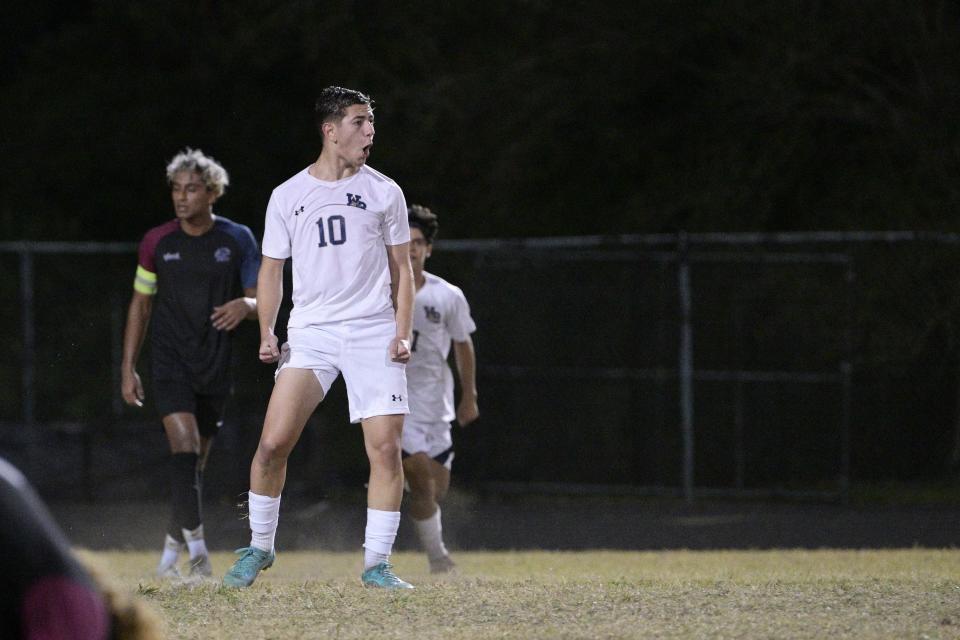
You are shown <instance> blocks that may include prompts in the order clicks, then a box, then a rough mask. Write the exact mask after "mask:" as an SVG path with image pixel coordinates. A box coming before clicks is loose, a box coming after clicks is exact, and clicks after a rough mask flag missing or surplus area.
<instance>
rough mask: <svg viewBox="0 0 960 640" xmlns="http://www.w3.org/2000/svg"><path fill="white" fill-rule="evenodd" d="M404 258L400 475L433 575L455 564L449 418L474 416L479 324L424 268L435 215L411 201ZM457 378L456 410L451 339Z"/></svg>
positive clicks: (454, 292) (462, 420) (459, 297)
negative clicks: (446, 537)
mask: <svg viewBox="0 0 960 640" xmlns="http://www.w3.org/2000/svg"><path fill="white" fill-rule="evenodd" d="M409 223H410V262H411V264H412V265H413V281H414V285H415V286H416V290H417V294H416V297H415V299H414V305H413V344H412V347H411V349H412V351H413V354H412V355H411V356H410V363H409V364H408V365H407V388H408V390H409V393H410V415H408V416H407V418H406V420H405V421H404V425H403V442H402V448H403V473H404V476H405V477H406V480H407V485H408V486H409V489H410V506H409V513H410V516H411V517H412V518H413V522H414V525H415V527H416V530H417V535H418V537H419V538H420V544H421V545H422V547H423V549H424V551H426V553H427V558H428V560H429V562H430V571H431V572H432V573H445V572H448V571H451V570H452V569H453V568H454V562H453V560H451V559H450V554H449V553H448V552H447V548H446V546H445V545H444V544H443V533H442V523H441V521H440V504H439V503H440V502H441V501H442V500H443V498H444V497H445V496H446V494H447V490H448V489H449V488H450V470H451V468H452V466H453V438H452V436H451V434H450V422H451V421H452V420H453V419H454V418H456V420H457V423H458V424H459V425H460V426H461V427H465V426H467V425H468V424H470V423H471V422H473V421H474V420H476V419H477V418H478V417H479V415H480V410H479V408H478V407H477V385H476V357H475V355H474V349H473V340H472V339H471V337H470V334H471V333H473V332H474V331H475V330H476V328H477V326H476V324H475V323H474V321H473V318H471V317H470V305H469V304H468V303H467V299H466V297H465V296H464V295H463V291H461V290H460V288H459V287H456V286H454V285H452V284H450V283H449V282H447V281H446V280H444V279H443V278H440V277H439V276H435V275H433V274H432V273H428V272H427V271H425V270H424V266H425V263H426V261H427V258H429V257H430V254H431V252H432V251H433V243H434V240H435V239H436V237H437V231H438V230H439V224H438V222H437V216H436V215H435V214H434V213H433V212H432V211H430V209H428V208H426V207H423V206H421V205H416V204H415V205H411V206H410V209H409ZM451 343H452V344H453V354H454V359H455V361H456V365H457V373H458V375H459V378H460V403H459V404H458V405H456V410H454V406H455V405H454V401H453V400H454V398H453V386H454V385H453V373H452V372H451V371H450V366H449V365H448V364H447V357H448V356H449V355H450V345H451Z"/></svg>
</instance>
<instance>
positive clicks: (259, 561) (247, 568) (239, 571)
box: [223, 547, 277, 589]
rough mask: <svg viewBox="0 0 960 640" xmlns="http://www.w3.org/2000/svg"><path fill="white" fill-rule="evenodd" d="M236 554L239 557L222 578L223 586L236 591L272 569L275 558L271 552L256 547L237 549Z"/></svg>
mask: <svg viewBox="0 0 960 640" xmlns="http://www.w3.org/2000/svg"><path fill="white" fill-rule="evenodd" d="M236 553H238V554H240V557H239V558H237V561H236V562H234V563H233V566H232V567H230V571H227V575H225V576H223V584H224V585H226V586H228V587H236V588H238V589H239V588H243V587H249V586H250V585H252V584H253V581H254V580H256V579H257V574H258V573H260V572H261V571H266V570H267V569H269V568H270V567H272V566H273V561H274V559H275V558H276V557H277V556H276V554H274V553H273V552H270V553H268V552H266V551H264V550H262V549H257V548H256V547H244V548H242V549H237V550H236Z"/></svg>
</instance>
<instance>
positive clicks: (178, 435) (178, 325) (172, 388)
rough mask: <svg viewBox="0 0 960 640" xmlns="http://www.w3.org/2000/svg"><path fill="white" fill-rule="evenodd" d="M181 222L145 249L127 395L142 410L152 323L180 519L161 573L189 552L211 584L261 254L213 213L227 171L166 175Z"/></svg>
mask: <svg viewBox="0 0 960 640" xmlns="http://www.w3.org/2000/svg"><path fill="white" fill-rule="evenodd" d="M167 180H168V182H169V183H170V190H171V195H172V197H173V207H174V211H175V213H176V218H174V219H173V220H170V221H169V222H166V223H164V224H162V225H160V226H158V227H154V228H153V229H150V230H149V231H148V232H147V233H146V235H145V236H144V237H143V241H142V242H141V243H140V251H139V262H138V265H137V275H136V278H135V280H134V284H133V299H132V300H131V301H130V309H129V312H128V314H127V327H126V332H125V333H124V339H123V362H122V371H121V374H122V392H123V399H124V400H125V401H126V402H127V404H129V405H131V406H138V407H139V406H143V400H144V392H143V385H142V384H141V382H140V376H139V375H138V374H137V371H136V364H137V359H138V356H139V353H140V347H141V346H142V344H143V340H144V337H145V336H146V332H147V325H148V324H149V323H150V321H151V318H152V323H153V328H152V330H151V343H150V344H151V361H152V374H153V391H154V396H155V402H156V405H157V410H158V412H159V413H160V415H161V417H162V419H163V428H164V431H165V432H166V434H167V440H168V442H169V444H170V453H171V457H170V483H171V489H172V498H173V500H172V502H173V505H172V511H171V516H170V524H169V526H168V529H167V536H166V539H165V542H164V550H163V555H162V557H161V559H160V564H159V566H158V567H157V573H158V575H160V576H163V577H174V576H177V575H179V571H178V569H177V562H178V560H179V554H180V552H181V551H182V550H183V548H184V546H185V545H186V547H187V548H188V550H189V553H190V573H191V574H192V575H201V576H209V575H210V574H211V567H210V560H209V558H208V554H207V547H206V543H205V542H204V537H203V523H202V519H201V495H202V477H203V468H204V465H205V463H206V460H207V456H208V455H209V453H210V445H211V443H212V441H213V437H214V436H215V435H216V434H217V431H218V429H219V428H220V425H221V423H222V421H223V411H224V406H225V404H226V400H227V396H228V395H229V393H230V385H231V379H230V343H231V332H232V331H233V330H234V329H235V328H236V327H237V325H239V324H240V322H241V321H242V320H243V319H244V318H249V319H256V317H257V303H256V295H257V292H256V286H257V271H258V269H259V268H260V252H259V250H258V248H257V242H256V240H255V239H254V237H253V233H251V231H250V229H249V228H248V227H246V226H244V225H241V224H237V223H235V222H232V221H231V220H228V219H227V218H224V217H221V216H215V215H214V214H213V203H214V202H216V200H217V199H218V198H219V197H220V196H221V195H223V192H224V190H225V188H226V186H227V184H228V183H229V177H228V176H227V172H226V170H225V169H224V168H223V167H222V166H220V164H218V163H217V162H216V161H215V160H213V159H212V158H210V157H208V156H206V155H204V154H203V152H201V151H200V150H191V149H189V148H188V149H186V150H185V151H183V152H182V153H180V154H178V155H177V156H176V157H174V158H173V160H171V161H170V164H169V165H168V166H167Z"/></svg>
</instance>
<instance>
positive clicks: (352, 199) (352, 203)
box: [347, 193, 367, 209]
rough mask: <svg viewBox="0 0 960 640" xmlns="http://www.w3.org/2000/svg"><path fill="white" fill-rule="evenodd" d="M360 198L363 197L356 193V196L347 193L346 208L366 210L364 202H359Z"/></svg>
mask: <svg viewBox="0 0 960 640" xmlns="http://www.w3.org/2000/svg"><path fill="white" fill-rule="evenodd" d="M362 197H363V196H361V195H360V194H359V193H358V194H357V195H353V194H352V193H348V194H347V206H348V207H357V208H358V209H366V208H367V203H366V202H364V201H363V200H361V198H362Z"/></svg>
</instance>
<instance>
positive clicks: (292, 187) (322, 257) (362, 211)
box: [263, 165, 410, 329]
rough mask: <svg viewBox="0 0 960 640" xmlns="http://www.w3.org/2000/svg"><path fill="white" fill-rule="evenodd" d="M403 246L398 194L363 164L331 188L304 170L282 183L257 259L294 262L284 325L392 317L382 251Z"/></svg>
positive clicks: (405, 237) (403, 210)
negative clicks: (380, 316)
mask: <svg viewBox="0 0 960 640" xmlns="http://www.w3.org/2000/svg"><path fill="white" fill-rule="evenodd" d="M308 169H309V167H308ZM409 241H410V227H409V225H408V223H407V203H406V201H405V200H404V198H403V191H401V190H400V187H399V186H398V185H397V183H395V182H394V181H393V180H391V179H390V178H388V177H387V176H385V175H383V174H382V173H380V172H378V171H376V170H374V169H371V168H370V167H368V166H366V165H364V166H362V167H361V168H360V170H359V171H357V173H355V174H354V175H352V176H350V177H349V178H344V179H343V180H338V181H336V182H326V181H324V180H318V179H317V178H314V177H313V176H311V175H310V173H309V172H308V170H307V169H304V170H303V171H301V172H299V173H298V174H296V175H295V176H293V177H292V178H290V179H289V180H287V181H286V182H284V183H283V184H281V185H280V186H279V187H277V188H276V189H274V190H273V194H271V196H270V203H269V204H268V205H267V216H266V222H265V224H264V232H263V255H265V256H268V257H270V258H279V259H285V258H290V257H292V258H293V292H292V296H293V310H292V311H291V312H290V320H289V323H288V325H287V326H288V327H289V328H294V329H302V328H304V327H308V326H312V325H317V324H322V323H326V322H339V321H342V320H351V319H354V318H366V317H370V316H375V315H378V314H381V313H387V312H389V313H393V303H392V301H391V298H390V269H389V266H388V265H387V252H386V248H385V245H396V244H403V243H404V242H409Z"/></svg>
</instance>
